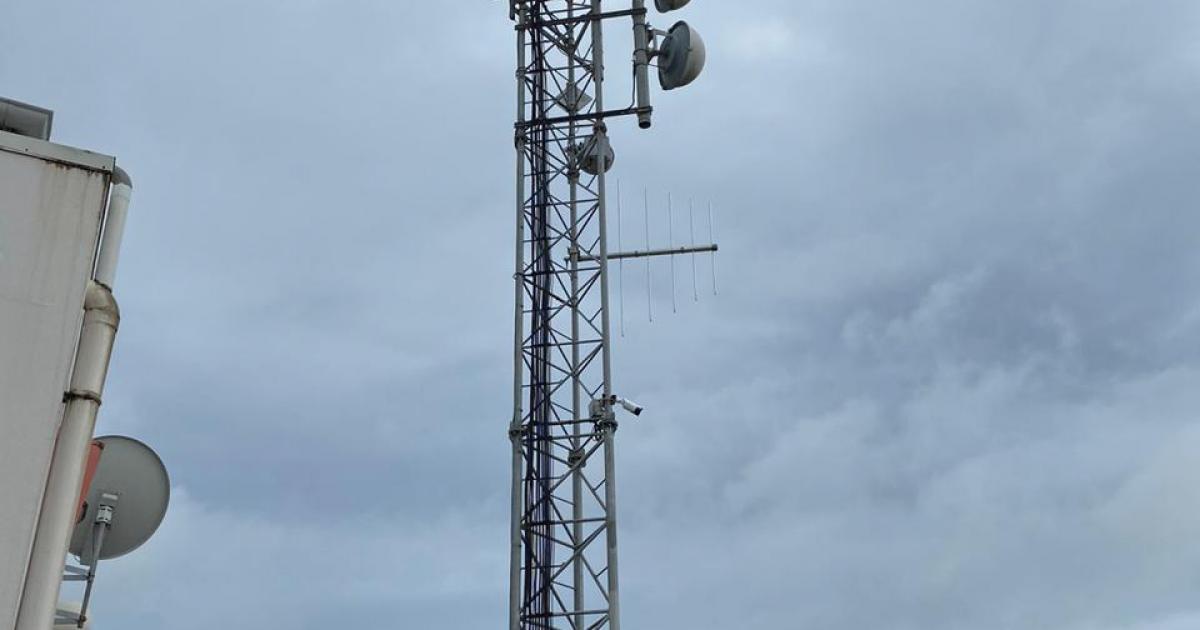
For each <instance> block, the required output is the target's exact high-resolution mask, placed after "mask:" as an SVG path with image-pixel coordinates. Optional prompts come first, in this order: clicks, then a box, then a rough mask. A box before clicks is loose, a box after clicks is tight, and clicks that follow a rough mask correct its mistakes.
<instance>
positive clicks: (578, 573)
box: [566, 2, 604, 630]
mask: <svg viewBox="0 0 1200 630" xmlns="http://www.w3.org/2000/svg"><path fill="white" fill-rule="evenodd" d="M574 18H575V3H574V2H570V3H569V4H568V5H567V19H568V20H571V26H570V27H569V28H568V30H567V33H568V34H569V35H570V37H571V43H570V50H569V51H568V52H569V55H568V62H567V88H566V89H567V90H568V91H567V92H566V95H567V97H568V100H569V102H570V105H571V111H570V113H571V114H578V113H579V109H580V108H579V103H580V102H581V98H580V97H581V96H582V92H581V90H580V89H579V86H578V85H576V76H575V67H576V59H577V57H578V55H577V53H578V44H579V31H578V27H577V26H576V25H575V21H574ZM567 138H568V140H567V147H568V150H570V151H574V147H575V145H576V144H577V142H578V124H577V123H576V122H575V121H574V120H572V121H571V124H570V129H569V131H568V135H567ZM581 159H582V158H581V157H580V156H579V155H578V154H576V155H575V156H573V157H572V159H571V162H570V172H569V173H568V174H567V175H568V179H569V181H570V188H571V192H570V205H571V234H570V238H571V246H570V251H571V252H572V255H571V295H573V296H578V295H579V252H580V243H579V162H580V160H581ZM600 159H601V161H602V162H603V160H604V154H603V153H601V154H600ZM601 168H603V163H602V164H601ZM580 308H582V305H581V304H579V302H578V301H576V302H575V303H574V304H572V305H571V420H572V421H573V422H574V423H575V424H574V426H573V427H572V434H571V456H570V457H568V458H567V461H568V462H569V465H570V466H573V467H575V470H574V471H573V472H572V473H571V518H572V519H573V520H574V521H575V522H574V523H573V524H572V525H571V546H572V551H573V552H574V554H575V559H574V560H573V561H572V565H573V566H572V567H571V569H572V576H571V577H572V582H571V584H572V586H573V587H574V592H573V593H572V599H573V600H574V601H573V604H574V606H575V616H574V618H573V619H572V620H571V624H572V628H574V629H575V630H583V628H585V627H586V624H585V623H584V621H585V620H584V615H583V611H584V610H586V606H585V600H586V597H585V593H584V590H583V569H584V566H583V550H582V549H581V548H580V547H581V545H582V544H583V463H584V462H583V461H582V454H583V425H582V424H580V421H581V420H582V410H583V401H582V389H583V383H582V382H581V376H582V375H581V374H580V364H579V343H580V338H579V309H580Z"/></svg>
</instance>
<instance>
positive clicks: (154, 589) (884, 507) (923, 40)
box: [0, 0, 1200, 630]
mask: <svg viewBox="0 0 1200 630" xmlns="http://www.w3.org/2000/svg"><path fill="white" fill-rule="evenodd" d="M614 4H619V3H614ZM693 4H694V6H692V7H688V9H687V11H686V17H687V19H688V20H689V21H691V22H692V23H693V24H694V25H695V26H696V27H697V28H698V29H700V30H701V32H703V33H704V35H706V38H707V39H708V43H709V62H710V63H709V67H708V69H707V71H706V73H705V75H704V76H703V77H702V78H701V79H700V81H699V82H698V83H697V84H696V85H695V86H694V87H692V88H690V89H687V90H680V91H677V92H672V93H670V94H666V95H660V96H659V97H657V98H656V106H657V111H658V120H657V124H656V126H655V128H654V129H653V130H652V131H651V132H639V131H638V130H637V129H636V128H634V126H633V125H632V123H626V124H624V125H622V126H618V127H616V128H615V129H614V143H615V144H616V148H617V150H618V152H619V157H618V160H619V161H618V165H617V168H616V169H615V171H614V176H615V177H616V178H619V179H620V180H621V181H622V184H623V187H624V189H625V190H626V191H627V192H628V191H630V190H635V191H640V190H641V189H642V187H644V186H645V187H648V188H649V189H650V195H651V200H652V203H651V205H652V206H654V209H653V210H652V213H651V214H652V217H651V219H652V220H651V223H652V225H651V229H652V230H653V231H654V234H653V235H652V236H653V238H654V240H656V241H658V242H661V241H662V240H663V238H665V236H664V235H665V219H664V214H663V213H664V210H662V207H663V206H664V205H665V204H664V203H663V202H664V200H665V195H666V194H667V193H668V192H672V193H674V194H675V195H676V196H677V197H678V198H683V197H695V198H696V199H697V200H698V201H701V202H704V203H706V202H707V201H712V202H713V203H714V204H715V205H716V207H717V208H718V210H717V236H718V239H719V240H720V242H721V245H722V253H721V255H720V258H719V260H718V264H719V266H720V269H719V274H720V277H719V281H720V294H719V295H718V296H713V295H712V294H711V290H708V291H702V292H701V293H702V296H701V300H700V301H699V302H698V303H697V302H693V301H692V299H691V295H690V294H691V286H690V285H691V274H690V264H689V263H687V262H683V261H681V263H680V267H679V284H680V291H679V293H680V298H679V308H678V311H679V312H678V313H677V314H672V313H671V297H670V294H669V291H668V290H667V289H666V287H668V286H669V282H670V280H669V275H667V274H668V268H667V267H666V263H660V264H659V265H658V267H657V268H655V269H654V270H653V273H654V277H655V283H654V284H655V289H654V293H653V300H654V302H655V303H654V306H655V309H656V317H655V321H654V323H653V324H651V323H650V322H649V321H647V317H646V306H647V304H646V300H647V297H646V296H647V292H646V287H645V280H644V274H645V267H643V266H639V265H630V266H628V267H627V268H626V286H625V287H624V289H623V293H624V295H625V300H626V313H625V328H626V334H625V337H623V338H621V339H620V340H619V343H618V345H617V347H616V352H617V354H616V368H617V378H618V383H617V385H618V388H619V389H620V391H622V392H623V393H625V394H627V395H628V396H630V397H631V398H634V399H636V400H638V401H639V402H642V403H643V404H645V405H646V406H647V407H648V408H649V411H647V413H646V414H645V415H643V416H642V419H640V420H638V421H637V422H626V423H624V424H623V425H622V430H621V432H620V434H619V437H618V449H619V454H618V460H619V466H620V468H621V489H620V492H621V504H622V513H621V541H622V559H621V570H622V595H623V609H624V610H623V613H624V615H623V616H624V621H625V624H626V625H627V626H629V627H634V628H664V629H668V630H676V629H678V630H682V629H685V628H686V629H689V630H692V629H695V630H705V629H713V630H716V629H726V628H746V629H767V628H813V629H829V630H861V629H863V628H885V629H896V630H907V629H912V630H939V629H945V630H962V629H977V630H1001V629H1022V630H1026V629H1042V628H1045V629H1055V630H1093V629H1094V630H1135V629H1136V630H1185V629H1191V628H1197V627H1200V603H1197V602H1198V601H1200V600H1198V598H1197V592H1198V591H1200V545H1198V544H1197V542H1196V541H1197V531H1200V468H1197V467H1196V464H1195V462H1196V461H1197V460H1198V458H1197V454H1198V453H1200V424H1197V423H1196V422H1195V421H1194V420H1195V418H1196V415H1197V413H1200V386H1198V385H1200V298H1198V297H1197V296H1198V295H1200V291H1198V289H1200V247H1197V243H1198V239H1200V214H1197V212H1196V210H1197V202H1198V201H1200V188H1198V183H1197V182H1198V181H1200V177H1198V173H1200V148H1198V147H1200V108H1197V107H1196V103H1197V102H1198V101H1200V5H1197V4H1196V3H1195V2H1191V1H1188V0H1161V1H1157V0H1156V1H1153V2H1147V1H1145V0H1137V1H1134V0H1060V1H1055V2H1046V1H1045V0H1007V1H1005V2H989V1H983V0H925V1H919V2H904V3H895V2H883V1H876V2H866V1H858V0H836V1H835V0H743V1H739V2H725V3H718V2H713V1H711V0H708V1H706V0H697V2H695V3H693ZM666 21H667V20H665V19H660V20H659V22H660V23H664V25H665V22H666ZM510 26H511V25H510V24H509V22H508V21H507V12H506V11H505V7H504V5H503V4H502V3H500V2H494V1H487V0H469V1H466V2H444V1H442V2H414V1H411V0H393V1H383V0H375V1H359V0H340V1H334V0H293V1H289V2H282V1H276V2H267V1H260V2H244V1H243V2H234V1H232V0H211V1H207V2H191V3H182V2H151V1H149V0H140V1H133V0H130V1H120V2H106V3H96V2H83V1H82V0H73V1H69V2H68V1H63V2H36V1H33V0H25V1H18V2H14V3H7V4H6V5H5V10H4V18H3V20H0V41H3V42H4V53H3V54H2V55H0V94H3V95H4V96H7V97H11V98H17V99H20V100H25V101H28V102H32V103H36V104H40V105H43V106H46V107H49V108H52V109H54V110H55V111H56V112H57V116H56V120H55V138H56V140H58V141H59V142H63V143H66V144H71V145H75V146H81V147H85V148H89V149H93V150H97V151H102V152H106V153H110V154H114V155H116V156H118V160H119V162H120V163H121V164H122V165H124V167H125V168H126V169H128V170H129V171H130V172H131V174H132V175H133V178H134V181H135V197H134V207H133V214H132V216H131V223H130V228H129V232H128V235H127V245H126V248H125V253H124V258H123V261H122V269H121V277H120V282H119V286H118V296H119V298H120V300H121V303H122V307H123V311H124V321H123V327H122V330H121V335H120V338H119V339H118V348H117V354H116V357H115V359H114V365H113V371H112V376H111V379H110V382H109V390H108V393H107V404H106V405H105V407H104V410H103V416H102V419H101V424H100V429H99V430H100V432H102V433H125V434H130V435H134V436H137V437H139V438H141V439H144V440H145V441H147V442H148V443H150V444H152V445H153V446H154V447H155V448H156V449H158V450H159V451H160V453H161V454H162V455H163V458H164V459H165V461H166V462H167V464H168V467H169V468H170V470H171V473H172V477H173V484H174V496H173V499H172V506H171V511H170V514H169V515H168V517H167V520H166V522H165V523H164V525H163V527H162V529H161V530H160V532H159V534H158V535H157V537H156V538H155V539H154V540H152V541H151V542H150V543H148V544H147V545H146V546H145V547H144V548H143V549H142V550H141V551H139V552H138V553H137V554H134V555H131V556H128V557H126V558H122V559H120V560H115V561H113V562H111V563H108V564H106V565H104V566H103V573H104V575H103V578H102V581H101V582H100V583H99V586H98V591H97V594H96V600H95V610H96V616H97V620H98V623H97V628H99V629H100V630H118V629H121V630H152V629H158V628H172V629H173V630H199V629H202V628H203V629H208V628H228V629H231V630H249V629H252V628H253V629H258V628H267V627H271V628H300V629H317V628H322V629H324V628H356V629H357V628H362V629H367V630H374V629H380V630H382V629H390V628H405V627H407V628H434V627H436V628H447V629H468V628H470V629H475V628H487V627H493V628H494V627H501V626H502V625H503V624H504V620H505V607H506V593H505V591H506V587H507V573H506V570H507V569H506V565H507V555H506V544H507V523H508V514H507V494H506V493H507V488H508V485H507V484H508V479H507V477H508V472H509V471H508V457H509V446H508V442H507V439H506V437H505V428H506V424H507V422H508V419H509V418H508V413H509V409H510V401H509V384H510V382H511V381H510V379H511V374H510V371H511V365H512V364H511V354H510V348H509V344H510V339H511V331H510V326H511V310H510V309H511V300H512V289H511V278H510V275H511V269H510V266H511V260H512V252H511V246H512V240H511V239H512V224H513V220H512V216H513V212H514V210H513V208H512V186H513V182H512V173H513V166H512V165H513V160H514V156H513V151H512V141H511V139H512V127H511V123H512V118H513V114H514V112H513V103H514V97H513V91H514V84H513V79H512V76H513V74H512V73H513V67H514V59H513V57H514V54H513V50H514V47H513V32H512V30H511V27H510ZM616 41H618V42H619V41H620V40H619V39H617V40H616ZM613 46H617V44H613ZM610 53H611V56H610V59H609V64H610V65H619V64H623V63H625V60H626V59H627V56H626V53H625V52H622V51H621V50H618V49H616V48H613V47H610ZM617 74H621V73H617ZM628 196H629V197H630V199H628V200H627V201H628V202H629V205H632V194H629V195H628ZM627 212H632V211H630V210H628V208H627ZM626 216H627V218H628V219H629V220H630V222H632V220H633V219H637V218H640V214H636V213H635V214H631V215H626ZM679 216H680V215H677V220H679V219H678V217H679ZM634 224H636V223H634ZM626 229H627V230H629V226H628V224H627V225H626ZM634 236H636V237H637V238H642V237H643V235H641V234H639V233H637V232H636V231H635V232H634V233H633V234H632V235H630V234H626V238H632V237H634ZM700 263H701V264H700V270H701V278H700V282H701V285H702V287H703V286H706V285H705V283H709V284H711V280H710V279H709V277H708V275H707V274H708V266H707V265H708V263H707V261H703V260H702V261H700Z"/></svg>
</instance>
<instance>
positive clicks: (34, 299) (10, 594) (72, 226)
mask: <svg viewBox="0 0 1200 630" xmlns="http://www.w3.org/2000/svg"><path fill="white" fill-rule="evenodd" d="M111 169H112V158H106V157H104V156H98V155H96V154H91V153H87V152H83V151H77V150H74V149H69V148H66V147H61V146H58V145H53V144H50V143H48V142H42V141H39V140H32V139H29V138H24V137H20V136H15V135H12V134H7V133H3V132H0V510H2V512H0V628H11V627H12V626H13V625H14V624H15V622H16V613H17V606H18V604H19V602H20V599H21V589H22V585H23V584H24V580H25V571H26V568H27V565H28V561H29V551H30V548H31V545H32V544H33V532H34V528H35V527H36V525H37V515H38V512H39V510H40V507H41V500H42V492H43V490H44V487H45V482H46V475H47V471H48V470H49V466H50V455H51V452H52V451H53V448H54V439H55V435H56V433H57V430H58V425H59V422H60V421H61V419H62V411H63V392H64V390H65V389H66V386H67V382H68V380H69V377H70V369H71V365H72V363H73V359H74V357H73V355H74V352H75V346H76V343H77V342H78V337H79V327H80V322H81V319H82V315H83V312H82V308H83V297H84V290H85V288H86V286H87V281H88V278H89V277H90V275H91V268H92V264H93V260H94V254H95V250H96V245H97V242H96V241H97V236H98V234H99V231H100V222H101V220H102V216H103V212H104V207H105V202H106V196H107V191H108V183H109V177H110V173H111Z"/></svg>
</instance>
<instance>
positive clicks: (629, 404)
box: [617, 398, 645, 416]
mask: <svg viewBox="0 0 1200 630" xmlns="http://www.w3.org/2000/svg"><path fill="white" fill-rule="evenodd" d="M617 402H618V403H620V404H621V407H622V408H624V409H625V411H628V412H629V413H631V414H633V415H635V416H640V415H642V410H643V409H645V407H642V406H641V405H639V404H637V403H635V402H633V401H632V400H626V399H624V398H618V399H617Z"/></svg>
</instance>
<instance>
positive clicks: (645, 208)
mask: <svg viewBox="0 0 1200 630" xmlns="http://www.w3.org/2000/svg"><path fill="white" fill-rule="evenodd" d="M642 213H643V216H645V218H646V251H650V190H649V189H648V188H642ZM646 311H647V312H648V313H649V314H650V323H651V324H653V323H654V281H653V279H652V278H651V277H650V258H649V257H646Z"/></svg>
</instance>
